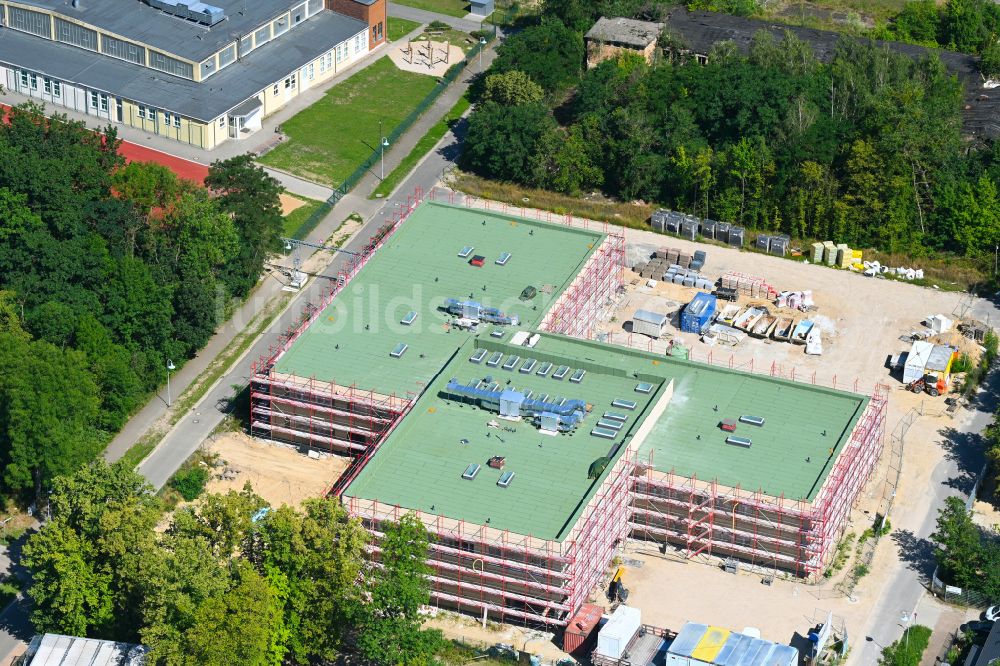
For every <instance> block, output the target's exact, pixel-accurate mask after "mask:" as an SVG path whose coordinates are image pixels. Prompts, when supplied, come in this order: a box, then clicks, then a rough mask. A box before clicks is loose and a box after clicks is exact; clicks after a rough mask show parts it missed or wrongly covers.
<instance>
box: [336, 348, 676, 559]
mask: <svg viewBox="0 0 1000 666" xmlns="http://www.w3.org/2000/svg"><path fill="white" fill-rule="evenodd" d="M483 338H485V339H480V341H479V344H482V345H498V346H499V345H503V343H497V342H495V341H493V340H492V339H490V338H488V337H487V336H483ZM546 341H547V339H545V338H543V341H542V342H541V343H540V344H539V346H538V347H536V350H535V351H537V352H538V355H539V357H540V358H545V359H546V360H549V361H551V362H564V361H565V362H567V364H573V365H574V367H579V363H581V362H582V361H575V362H573V361H572V360H571V359H567V358H564V357H559V356H550V355H549V353H548V352H547V350H545V349H543V348H544V347H545V346H546ZM472 344H473V342H472V341H470V342H469V345H470V347H468V348H463V349H461V350H459V352H458V353H457V354H456V355H455V357H454V358H453V359H452V361H451V362H450V363H449V364H448V365H447V366H446V367H445V368H444V370H443V371H442V372H441V374H440V375H438V377H437V378H435V380H434V381H433V382H432V383H431V385H430V386H429V387H428V390H427V391H426V392H425V393H424V395H423V396H422V397H421V398H420V400H418V402H417V403H416V405H414V407H413V411H412V412H411V413H410V414H409V415H408V416H407V417H406V418H405V419H404V420H403V422H402V423H401V424H400V425H399V427H398V428H397V429H396V430H395V431H394V432H393V434H392V435H390V437H389V439H387V440H386V441H385V442H383V444H382V446H381V448H380V449H379V451H378V452H377V453H376V454H375V456H374V458H373V459H372V461H371V462H369V463H368V465H367V466H366V467H365V468H364V469H363V470H362V471H361V473H360V474H359V475H358V477H357V478H356V479H355V480H354V482H353V483H351V485H350V486H348V488H347V490H346V491H345V493H344V494H345V495H346V496H349V497H360V498H364V499H378V500H379V501H382V502H386V503H388V504H398V505H399V506H401V507H404V508H408V509H420V510H422V511H426V512H430V513H436V514H440V515H443V516H446V517H449V518H454V519H457V520H467V521H470V522H474V523H477V524H484V523H485V522H486V521H487V520H489V524H490V525H491V526H493V527H496V528H497V529H508V530H511V531H512V532H516V533H518V534H529V535H532V536H535V537H538V538H542V539H553V540H561V539H563V538H564V537H565V536H566V534H567V533H568V531H569V528H570V527H572V525H573V523H574V522H575V521H576V517H577V516H578V515H579V512H580V511H581V510H582V508H583V506H584V505H585V504H586V502H587V501H588V500H589V498H590V496H591V495H592V494H593V493H594V492H595V491H596V489H597V486H598V485H599V481H598V482H595V481H593V480H591V479H589V478H588V472H589V469H590V465H591V463H593V462H594V461H595V460H596V459H597V458H600V457H601V456H605V455H609V453H610V452H612V451H614V450H615V449H616V448H618V444H619V443H621V442H622V441H624V440H625V439H626V438H627V437H629V436H630V433H631V432H633V431H634V430H635V429H636V428H637V427H638V424H639V423H641V420H642V419H641V416H642V414H643V411H644V410H645V409H647V407H648V405H650V404H652V403H653V402H654V401H655V400H656V399H658V398H659V395H660V392H659V391H655V392H653V393H651V394H650V395H648V396H642V401H641V402H640V406H639V407H638V408H637V409H636V411H635V412H634V414H635V416H636V418H635V419H630V420H629V421H628V422H627V423H626V424H625V426H624V427H623V428H622V429H621V430H620V431H618V432H616V433H615V435H616V436H615V437H614V439H612V440H608V439H602V438H599V437H592V436H591V435H590V431H591V429H592V428H593V427H594V425H595V424H596V423H597V421H598V419H600V417H601V414H603V413H604V412H605V411H606V410H607V409H608V408H609V407H610V406H611V401H612V400H614V399H615V398H617V397H618V396H619V395H628V394H629V393H631V392H632V386H633V384H634V383H635V380H634V379H633V378H632V377H630V376H627V375H625V374H624V373H621V372H619V371H618V370H617V369H616V368H612V367H609V368H600V367H597V366H596V365H594V364H593V363H592V364H591V367H588V368H587V370H588V373H587V379H588V381H587V382H585V383H582V384H570V385H566V384H565V382H559V381H557V380H554V379H552V378H551V377H540V376H538V375H521V374H513V375H511V374H508V373H503V374H498V372H497V371H496V370H490V369H488V368H485V367H483V366H475V365H472V364H470V363H469V362H468V361H467V360H466V359H467V358H468V357H469V355H470V354H471V353H472V349H471V345H472ZM503 346H504V347H505V348H509V347H507V346H505V345H503ZM510 349H513V348H510ZM533 353H534V352H533ZM487 374H493V376H494V377H500V378H502V379H503V380H504V381H506V380H507V379H510V380H511V384H510V385H509V386H510V387H516V388H517V390H519V391H525V390H533V391H534V392H535V393H536V394H542V393H553V392H554V391H559V393H560V394H562V395H567V396H569V397H570V398H571V399H579V400H584V401H586V402H588V403H590V404H592V405H593V410H592V411H591V413H590V414H588V415H587V417H586V418H585V419H584V421H583V422H582V423H581V424H580V425H579V426H578V427H577V429H576V430H575V431H574V432H573V433H571V434H560V435H554V436H553V435H545V434H541V433H540V432H539V430H538V429H537V428H536V427H535V426H534V425H532V424H531V423H528V422H527V421H521V422H511V421H505V420H503V419H500V418H499V416H498V415H497V414H496V413H495V412H490V411H487V410H484V409H482V408H481V407H479V406H475V405H472V404H460V403H458V402H453V401H448V400H445V399H444V398H442V397H439V395H438V394H439V392H440V391H441V390H442V389H443V388H444V387H445V385H446V384H447V383H448V380H449V379H451V378H452V377H455V378H457V379H458V380H459V381H460V382H463V383H465V382H468V381H470V380H472V379H476V378H482V377H484V376H485V375H487ZM494 420H495V421H496V422H497V423H498V424H500V426H501V427H500V428H490V427H489V426H487V423H488V422H489V421H494ZM505 428H508V429H513V430H514V432H511V431H510V430H505ZM462 440H468V444H463V443H462ZM495 455H500V456H504V457H505V458H506V463H505V466H504V471H512V472H515V473H516V475H517V479H516V481H515V482H514V483H513V484H511V486H510V487H509V488H501V487H498V486H497V485H496V484H497V481H498V480H499V478H500V475H501V473H502V472H501V471H500V470H498V469H492V468H489V467H486V466H485V463H486V461H487V460H489V459H490V458H491V457H492V456H495ZM619 455H620V454H619ZM470 463H480V464H482V465H484V467H483V469H482V470H481V471H480V472H479V476H478V477H477V478H476V479H475V481H472V482H469V481H466V480H464V479H462V478H461V474H462V471H463V470H464V469H465V468H466V466H468V465H469V464H470ZM608 467H609V468H610V465H609V466H608ZM605 473H607V472H605ZM432 507H433V508H432Z"/></svg>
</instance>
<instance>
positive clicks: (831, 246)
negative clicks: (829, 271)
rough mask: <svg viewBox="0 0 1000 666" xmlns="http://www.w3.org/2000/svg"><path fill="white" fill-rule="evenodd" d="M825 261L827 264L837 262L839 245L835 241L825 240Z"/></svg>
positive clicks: (831, 264) (830, 264)
mask: <svg viewBox="0 0 1000 666" xmlns="http://www.w3.org/2000/svg"><path fill="white" fill-rule="evenodd" d="M823 261H825V262H826V265H827V266H833V265H834V264H836V263H837V246H836V244H835V243H834V242H833V241H823Z"/></svg>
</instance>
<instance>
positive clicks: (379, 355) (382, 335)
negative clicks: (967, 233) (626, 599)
mask: <svg viewBox="0 0 1000 666" xmlns="http://www.w3.org/2000/svg"><path fill="white" fill-rule="evenodd" d="M417 203H418V202H417V201H413V202H411V205H408V206H407V207H405V208H404V210H403V213H402V214H400V215H399V216H398V217H397V218H396V219H393V220H392V221H391V223H390V224H389V225H387V227H386V233H385V234H384V235H382V237H381V238H380V239H379V241H378V242H377V244H373V245H372V249H373V250H377V251H372V252H366V253H362V254H361V255H358V257H357V258H356V260H355V261H354V262H352V263H351V265H350V266H349V267H348V270H346V271H345V272H344V274H343V276H342V279H339V280H336V281H334V283H333V284H334V289H333V290H331V292H330V294H329V295H328V297H327V298H326V299H325V300H324V302H322V303H321V304H320V305H319V306H318V307H315V308H310V309H309V310H307V312H306V313H305V315H304V317H303V319H302V321H301V324H300V325H299V326H298V327H297V328H296V329H295V330H294V331H292V332H291V333H290V334H289V336H287V338H286V339H285V340H284V341H283V344H282V345H281V346H280V348H278V349H275V350H273V352H272V354H270V355H269V356H268V357H267V358H264V359H261V360H260V362H259V363H258V365H257V366H256V367H255V368H254V376H253V380H252V389H253V390H252V406H251V413H252V422H253V429H254V434H255V435H257V436H261V437H265V438H271V439H276V440H280V441H284V442H290V443H295V444H298V445H302V446H309V447H314V448H317V449H320V450H324V451H331V452H340V453H347V454H349V455H351V456H353V457H354V460H353V462H352V464H351V465H350V466H349V468H348V470H347V471H346V472H345V473H344V475H343V476H342V477H341V478H340V479H338V480H337V481H336V483H335V484H334V486H333V489H332V492H333V493H334V494H336V495H337V496H339V497H341V500H342V502H343V503H344V505H345V507H347V509H348V511H349V512H350V513H351V514H352V515H354V516H357V517H358V518H360V519H361V520H362V521H363V523H364V525H365V526H366V527H367V528H368V530H369V531H370V532H371V534H372V535H373V537H374V538H373V541H372V544H371V545H370V554H371V557H372V559H373V560H375V561H377V560H378V558H379V557H380V545H379V544H380V538H381V536H382V534H383V533H384V528H385V525H386V523H387V522H389V521H395V520H398V519H399V517H400V516H402V515H404V514H405V513H408V512H412V513H414V514H415V515H417V516H418V517H419V518H420V520H421V521H422V522H423V523H424V525H425V526H426V527H427V529H428V530H429V531H430V532H431V533H432V535H433V538H432V542H431V545H430V554H429V563H430V565H431V567H432V570H433V573H432V575H431V596H432V602H433V603H434V604H435V605H437V606H439V607H442V608H449V609H455V610H458V611H461V612H465V613H470V614H473V615H476V616H477V617H481V618H482V617H485V618H487V619H489V620H492V621H507V622H516V623H524V624H530V625H544V626H548V627H551V628H558V627H562V626H565V624H566V623H567V622H568V620H569V618H571V617H572V616H573V614H574V613H575V612H576V611H577V610H578V609H579V608H580V606H581V605H582V604H583V603H585V602H586V601H587V600H588V599H590V598H591V597H592V596H593V595H594V593H595V587H596V586H597V584H598V583H599V582H601V581H602V579H603V577H604V576H605V575H606V573H607V571H608V566H609V563H610V562H611V560H612V558H613V556H614V554H615V553H616V552H617V551H619V550H620V549H621V548H622V547H623V546H624V544H625V543H626V542H627V540H629V539H641V540H644V541H651V542H655V543H657V544H659V545H661V546H662V547H664V548H672V549H676V550H677V551H679V552H681V553H683V554H684V556H685V557H688V558H691V559H703V558H709V557H711V558H725V559H728V558H732V559H734V560H738V561H740V562H743V563H746V564H748V565H751V566H754V567H758V568H761V569H765V570H773V571H776V572H781V573H786V574H789V575H792V576H796V577H800V578H805V579H809V578H811V577H813V576H815V575H817V573H818V572H820V571H821V570H822V568H823V567H824V565H825V564H827V563H828V562H829V559H830V557H831V554H832V551H833V550H834V544H835V543H836V540H837V539H838V538H839V537H840V535H841V534H842V533H843V531H844V529H845V526H846V522H847V518H848V514H849V512H850V508H851V505H852V504H853V503H854V501H855V499H856V498H857V496H858V494H859V493H860V491H861V488H862V487H863V486H864V484H865V483H866V481H867V480H868V478H869V477H870V476H871V474H872V470H873V469H874V466H875V464H876V461H877V460H878V457H879V454H880V452H881V448H882V440H883V435H884V428H885V411H886V404H887V397H886V392H885V390H884V389H883V388H881V387H877V388H876V390H874V391H873V393H872V395H870V396H867V395H860V394H856V393H849V392H845V391H836V390H831V389H827V388H822V387H818V386H814V385H811V384H804V383H799V382H793V381H788V380H784V379H778V378H772V377H767V376H759V375H753V374H750V373H745V372H740V371H737V370H732V369H729V368H719V367H713V366H708V365H703V364H699V363H694V362H690V361H686V360H681V359H676V358H671V357H664V356H662V355H658V354H654V353H648V352H641V351H636V350H632V349H628V348H624V347H618V346H615V345H610V344H605V343H602V342H596V341H593V340H590V339H588V338H590V337H593V332H594V331H593V325H594V323H595V322H596V321H598V320H599V318H600V316H601V313H602V311H603V309H604V308H605V307H606V306H608V304H609V303H610V302H611V301H613V300H614V299H615V298H616V296H617V295H618V294H619V293H620V290H621V288H622V278H623V262H624V239H623V238H622V237H621V235H619V234H615V233H612V232H611V231H610V230H608V229H607V228H605V227H603V226H601V225H597V226H591V227H589V228H588V227H586V226H584V225H583V224H582V223H581V221H579V220H574V219H572V218H561V217H559V216H555V218H556V219H551V216H550V219H549V220H546V219H539V216H538V214H537V213H536V219H530V217H526V216H522V215H517V216H515V215H512V214H511V212H510V211H509V210H492V211H484V210H481V209H478V208H475V207H471V206H467V207H463V206H459V205H441V204H427V203H424V204H422V205H417ZM448 242H451V243H452V244H454V246H455V247H454V248H451V247H442V245H447V243H448ZM473 259H477V261H476V262H475V263H473V262H472V260H473ZM418 292H419V293H418ZM449 299H450V300H449ZM468 302H475V303H476V304H479V305H481V306H482V307H483V308H492V309H494V310H495V311H497V312H501V313H504V315H505V316H509V317H510V318H511V319H513V317H516V318H517V320H518V324H517V325H516V326H514V325H498V324H496V323H494V322H492V321H471V324H470V322H469V321H463V322H461V323H460V321H459V320H460V319H465V320H469V319H471V317H465V316H464V315H467V314H475V312H474V311H472V310H469V309H467V308H464V307H463V308H461V310H462V311H461V312H459V313H458V314H456V312H458V310H457V309H456V307H455V305H456V303H468ZM362 387H364V388H363V389H362ZM722 426H726V427H725V428H723V427H722Z"/></svg>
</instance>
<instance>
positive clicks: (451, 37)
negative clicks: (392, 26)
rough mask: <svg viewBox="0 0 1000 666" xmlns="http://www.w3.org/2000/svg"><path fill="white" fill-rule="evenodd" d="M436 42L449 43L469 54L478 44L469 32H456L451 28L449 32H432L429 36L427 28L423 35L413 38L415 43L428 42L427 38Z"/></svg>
mask: <svg viewBox="0 0 1000 666" xmlns="http://www.w3.org/2000/svg"><path fill="white" fill-rule="evenodd" d="M428 37H429V38H430V39H431V41H435V42H448V43H449V44H451V45H453V46H457V47H458V48H460V49H462V50H463V51H466V52H468V50H469V49H471V48H472V45H473V44H475V43H476V40H475V39H474V38H473V37H472V35H470V34H469V33H467V32H462V31H461V30H455V29H454V28H449V29H448V30H432V31H430V33H429V34H428V31H427V29H426V28H425V29H424V31H423V32H422V33H420V34H419V35H417V36H416V37H414V38H413V42H414V43H416V42H419V41H426V40H427V38H428Z"/></svg>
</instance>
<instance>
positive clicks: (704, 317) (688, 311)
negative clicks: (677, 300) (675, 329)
mask: <svg viewBox="0 0 1000 666" xmlns="http://www.w3.org/2000/svg"><path fill="white" fill-rule="evenodd" d="M717 303H718V299H716V297H715V296H714V295H712V294H706V293H700V294H695V297H694V298H693V299H691V302H690V303H688V304H687V306H686V307H685V308H684V312H682V313H681V330H682V331H684V332H685V333H699V334H700V333H702V332H704V331H705V330H706V329H707V328H708V326H709V324H710V323H711V321H712V316H713V315H714V314H715V308H716V305H717Z"/></svg>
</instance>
